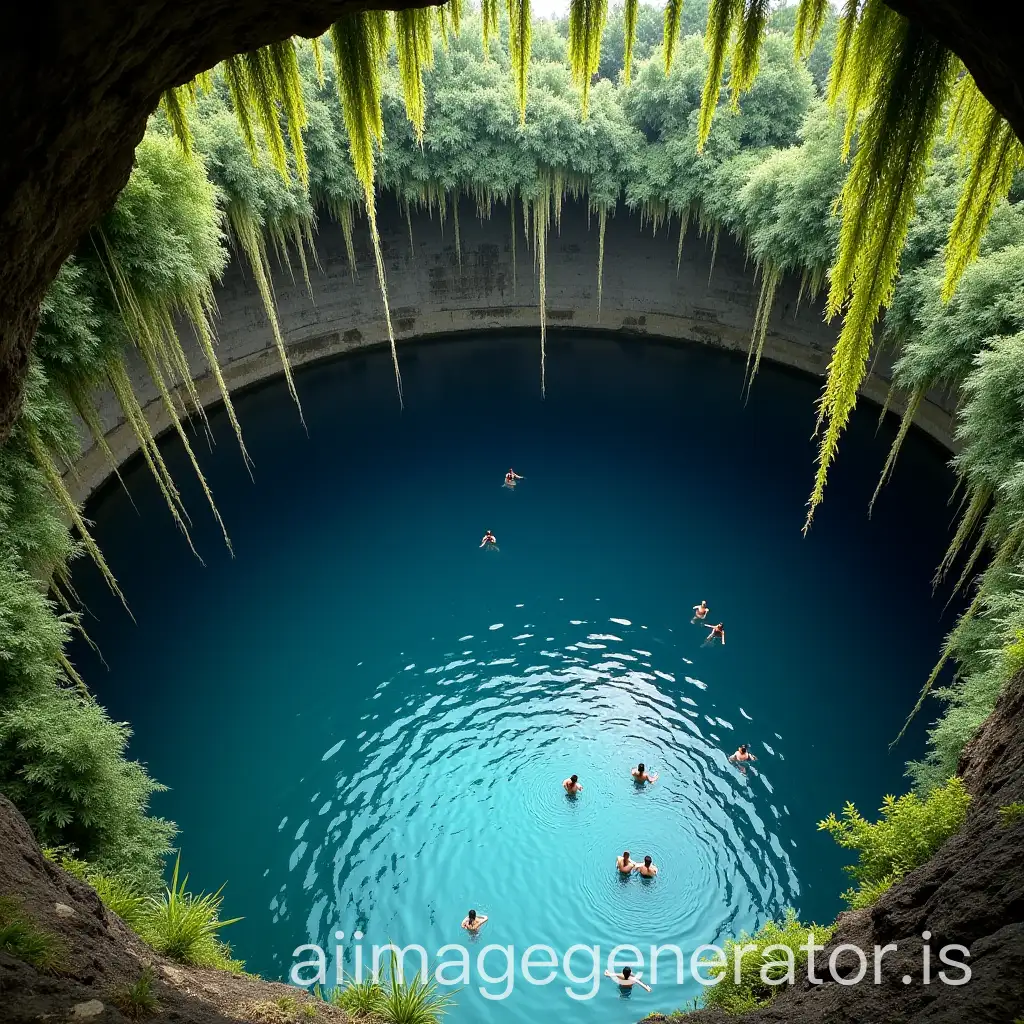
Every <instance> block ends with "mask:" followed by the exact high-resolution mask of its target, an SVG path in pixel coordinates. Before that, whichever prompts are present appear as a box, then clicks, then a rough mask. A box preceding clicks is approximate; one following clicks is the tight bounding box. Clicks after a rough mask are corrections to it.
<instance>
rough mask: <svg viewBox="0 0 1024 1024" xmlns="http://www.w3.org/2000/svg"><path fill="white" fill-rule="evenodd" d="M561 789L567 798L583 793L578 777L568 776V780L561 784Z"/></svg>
mask: <svg viewBox="0 0 1024 1024" xmlns="http://www.w3.org/2000/svg"><path fill="white" fill-rule="evenodd" d="M562 789H564V790H565V791H566V793H568V794H569V796H575V795H576V794H577V793H582V792H583V783H582V782H580V777H579V776H578V775H570V776H569V778H567V779H566V780H565V782H563V783H562Z"/></svg>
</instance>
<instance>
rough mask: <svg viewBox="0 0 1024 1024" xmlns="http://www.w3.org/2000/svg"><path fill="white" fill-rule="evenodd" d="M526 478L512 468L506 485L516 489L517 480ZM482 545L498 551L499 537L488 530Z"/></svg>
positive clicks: (507, 475)
mask: <svg viewBox="0 0 1024 1024" xmlns="http://www.w3.org/2000/svg"><path fill="white" fill-rule="evenodd" d="M525 479H526V478H525V477H524V476H523V475H522V474H521V473H517V472H516V471H515V470H514V469H510V470H509V471H508V472H507V473H506V474H505V486H506V487H507V488H508V489H509V490H510V491H514V490H515V489H516V483H517V481H519V480H525ZM480 547H482V548H486V549H487V550H488V551H497V550H498V539H497V537H495V536H494V534H493V533H491V531H490V530H488V531H487V532H486V533H485V534H484V537H483V540H481V541H480Z"/></svg>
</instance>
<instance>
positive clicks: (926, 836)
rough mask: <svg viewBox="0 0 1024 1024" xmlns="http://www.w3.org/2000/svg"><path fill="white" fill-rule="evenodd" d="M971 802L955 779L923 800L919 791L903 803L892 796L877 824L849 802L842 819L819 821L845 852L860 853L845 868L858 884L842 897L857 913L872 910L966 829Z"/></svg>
mask: <svg viewBox="0 0 1024 1024" xmlns="http://www.w3.org/2000/svg"><path fill="white" fill-rule="evenodd" d="M970 802H971V797H970V794H969V793H968V792H967V791H966V790H965V789H964V786H963V783H962V782H961V781H960V780H959V779H958V778H956V777H954V778H951V779H950V780H949V781H948V782H946V784H945V785H943V786H940V787H938V788H936V789H933V790H932V791H931V792H930V793H928V795H927V796H925V797H923V798H922V797H920V796H918V795H917V793H907V794H906V795H905V796H901V797H899V799H897V798H896V797H893V796H887V797H886V798H885V800H884V801H883V803H882V807H881V809H880V813H881V818H879V820H878V821H876V822H870V821H868V820H867V819H866V818H864V817H863V816H862V815H861V814H860V812H859V811H858V810H857V808H856V807H854V805H853V804H850V803H848V804H847V805H846V806H845V807H844V808H843V813H842V817H840V818H837V817H836V816H835V814H830V815H829V816H828V817H827V818H826V819H825V820H824V821H821V822H819V823H818V829H819V830H820V831H823V832H828V833H829V834H830V835H831V836H832V838H833V839H834V840H835V841H836V842H837V843H838V844H839V845H840V846H841V847H843V849H846V850H856V851H857V852H858V854H859V856H858V861H857V863H856V864H854V865H852V866H850V867H848V868H847V869H846V870H847V871H848V872H849V873H850V875H851V876H852V877H853V879H854V881H856V882H857V886H856V888H851V889H848V890H847V891H846V892H845V893H843V899H845V900H846V901H847V903H849V904H850V906H851V907H852V908H853V909H860V908H863V907H867V906H871V904H873V903H874V902H875V900H877V899H878V897H879V896H881V894H882V893H883V892H885V891H886V890H887V889H888V888H889V887H890V886H891V885H892V884H893V883H894V882H896V881H898V880H899V879H900V878H902V877H903V876H904V875H905V874H906V873H907V872H908V871H912V870H913V869H914V868H916V867H919V866H920V865H921V864H923V863H924V862H925V861H926V860H928V858H929V857H931V855H932V854H933V853H935V851H936V850H938V848H939V847H940V846H941V845H942V844H943V843H944V842H945V841H946V840H947V839H948V838H949V837H950V836H951V835H953V834H954V833H956V832H958V831H959V830H960V829H961V828H962V827H963V823H964V821H965V820H966V818H967V808H968V805H969V804H970Z"/></svg>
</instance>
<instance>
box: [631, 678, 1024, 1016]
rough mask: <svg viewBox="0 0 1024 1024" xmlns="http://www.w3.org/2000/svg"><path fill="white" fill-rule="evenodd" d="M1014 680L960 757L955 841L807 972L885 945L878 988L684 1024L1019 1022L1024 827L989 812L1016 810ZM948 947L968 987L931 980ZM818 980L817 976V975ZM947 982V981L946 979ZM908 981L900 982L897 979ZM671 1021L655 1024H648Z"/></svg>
mask: <svg viewBox="0 0 1024 1024" xmlns="http://www.w3.org/2000/svg"><path fill="white" fill-rule="evenodd" d="M1022 725H1024V675H1021V676H1019V677H1018V678H1017V679H1016V680H1015V681H1014V682H1013V683H1012V684H1011V685H1010V686H1009V687H1008V688H1007V691H1006V692H1005V693H1004V694H1003V695H1002V697H1001V698H1000V700H999V703H998V705H997V706H996V710H995V711H994V712H993V714H992V716H991V718H990V719H989V720H988V722H987V723H986V724H985V725H984V727H983V728H982V729H981V731H980V732H979V734H978V735H977V737H976V738H975V739H974V740H973V741H972V742H971V744H970V745H969V746H968V747H967V749H966V750H965V751H964V754H963V757H962V758H961V761H960V766H959V773H960V775H962V777H963V779H964V782H965V784H966V785H967V787H968V789H969V790H970V791H971V793H972V794H973V797H974V799H973V800H972V803H971V809H970V813H969V815H968V818H967V822H966V824H965V826H964V828H963V830H962V831H961V832H960V833H959V834H958V835H956V836H953V838H951V839H950V840H949V841H948V842H947V843H946V844H945V845H944V846H943V847H942V848H941V849H940V850H939V851H938V853H937V854H936V855H935V856H934V857H933V858H932V859H931V860H930V861H929V862H928V863H927V864H925V865H924V866H923V867H921V868H918V869H917V870H916V871H913V872H911V873H910V874H909V875H907V876H906V878H904V879H903V880H902V881H901V882H900V883H898V884H897V885H895V886H893V888H892V889H891V890H889V892H888V893H886V894H885V895H884V896H883V897H882V898H881V899H880V900H879V901H878V903H877V904H876V905H875V906H874V907H872V908H871V909H870V910H865V911H859V912H857V913H851V914H844V915H842V916H841V917H840V925H839V928H838V930H837V931H836V934H835V937H834V938H833V940H832V942H831V943H829V945H828V947H827V949H826V952H825V953H819V954H818V956H817V963H819V964H822V965H824V964H826V963H827V958H828V956H829V955H830V953H831V951H832V950H835V949H837V948H838V947H839V946H841V945H843V944H846V943H849V944H852V945H855V946H857V947H858V948H859V949H862V950H865V951H866V952H867V953H868V954H869V957H870V956H871V954H872V951H873V950H874V948H875V947H876V946H885V945H887V944H890V943H892V944H895V945H896V946H897V947H898V948H897V951H896V952H893V953H889V954H886V956H885V957H884V959H883V961H882V965H883V969H882V974H881V977H882V983H881V984H880V985H877V986H876V985H874V984H872V969H869V971H868V975H867V978H866V979H865V980H864V981H862V982H861V983H860V984H857V985H849V986H844V985H841V984H838V983H836V982H829V983H828V984H824V985H821V986H812V985H810V984H808V983H807V982H806V981H805V982H804V983H803V984H802V985H799V984H798V985H797V986H795V987H794V988H792V989H788V990H785V991H783V992H781V993H780V994H779V996H778V997H777V998H776V999H775V1001H774V1002H773V1003H772V1004H771V1006H769V1007H768V1008H767V1009H764V1010H761V1011H758V1012H756V1013H749V1014H744V1015H743V1016H740V1017H735V1016H724V1015H722V1014H720V1013H717V1012H714V1013H713V1012H709V1011H701V1012H699V1013H696V1014H691V1015H688V1016H686V1017H685V1021H686V1024H725V1022H726V1021H729V1022H731V1024H840V1022H845V1024H883V1022H884V1024H889V1022H891V1024H917V1022H921V1024H925V1022H927V1024H975V1022H977V1024H981V1022H991V1024H1012V1022H1014V1021H1015V1020H1017V1019H1019V1018H1024V868H1022V863H1021V859H1022V849H1024V824H1020V823H1018V824H1016V825H1014V826H1011V827H1009V828H1005V827H1004V826H1003V825H1002V823H1001V821H1000V817H999V809H1000V808H1001V807H1004V806H1006V805H1007V804H1011V803H1014V802H1016V801H1021V800H1024V742H1022V740H1024V728H1022ZM925 932H928V933H930V939H929V944H930V947H931V950H932V962H933V965H934V966H933V974H932V978H933V980H932V983H931V984H930V985H924V984H922V974H923V970H922V964H923V962H924V959H923V958H924V953H923V948H922V947H923V945H924V940H923V939H922V935H923V934H924V933H925ZM952 943H959V944H961V945H963V946H966V947H967V948H968V949H969V950H970V957H969V958H965V960H966V962H967V963H969V965H970V967H971V971H972V977H971V980H970V981H969V982H968V983H967V984H966V985H963V986H960V987H951V986H948V985H945V984H943V983H942V982H941V981H940V980H939V979H938V973H937V972H938V970H940V969H942V965H941V964H939V963H938V958H937V955H936V954H937V951H938V950H939V949H940V948H941V947H942V946H944V945H947V944H952ZM837 965H838V968H839V970H838V974H839V976H840V977H843V978H847V979H848V978H849V977H850V976H851V975H852V974H853V973H854V972H855V971H856V970H857V968H858V963H857V960H856V958H855V954H853V953H852V952H850V953H843V954H841V955H840V956H839V958H838V960H837ZM818 973H819V975H826V971H819V972H818ZM950 974H951V976H953V977H954V978H956V977H959V975H960V972H959V971H955V972H953V971H950ZM905 977H906V978H909V979H910V981H909V983H905V982H904V978H905ZM673 1019H674V1018H672V1017H663V1016H655V1017H652V1018H649V1020H650V1022H651V1024H654V1022H656V1021H657V1022H669V1021H672V1020H673Z"/></svg>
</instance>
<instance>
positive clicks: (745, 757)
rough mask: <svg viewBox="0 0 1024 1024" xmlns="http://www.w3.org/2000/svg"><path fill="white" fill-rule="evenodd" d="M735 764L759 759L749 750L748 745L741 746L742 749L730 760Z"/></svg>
mask: <svg viewBox="0 0 1024 1024" xmlns="http://www.w3.org/2000/svg"><path fill="white" fill-rule="evenodd" d="M729 760H730V761H732V763H733V764H742V763H743V762H745V761H756V760H757V758H756V757H754V755H753V754H752V753H751V752H750V751H749V750H748V749H747V745H746V743H741V744H740V749H739V750H737V751H736V753H735V754H733V755H732V756H731V757H730V758H729Z"/></svg>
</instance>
